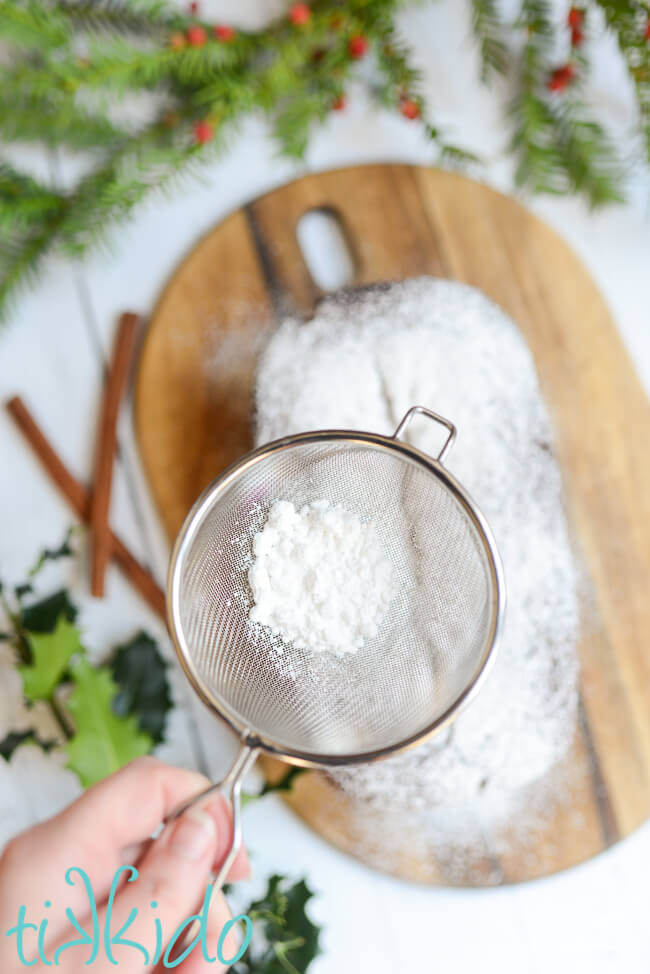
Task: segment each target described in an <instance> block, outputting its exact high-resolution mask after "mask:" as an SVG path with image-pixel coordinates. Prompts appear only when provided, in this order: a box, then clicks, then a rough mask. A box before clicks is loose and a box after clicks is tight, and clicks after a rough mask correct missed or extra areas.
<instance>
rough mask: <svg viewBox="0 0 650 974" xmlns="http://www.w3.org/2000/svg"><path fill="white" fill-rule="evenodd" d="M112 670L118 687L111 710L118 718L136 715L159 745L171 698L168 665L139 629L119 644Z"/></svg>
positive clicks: (153, 644)
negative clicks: (126, 640)
mask: <svg viewBox="0 0 650 974" xmlns="http://www.w3.org/2000/svg"><path fill="white" fill-rule="evenodd" d="M111 672H112V674H113V679H114V680H115V683H116V684H117V687H118V691H117V693H116V694H115V697H114V699H113V713H114V714H117V716H118V717H127V716H129V715H130V714H132V715H133V716H135V717H136V719H137V721H138V726H139V728H140V730H141V731H145V732H146V733H147V734H149V736H150V737H151V739H152V740H153V741H154V742H155V743H156V744H159V743H160V742H161V741H162V739H163V733H164V730H165V720H166V718H167V713H168V712H169V710H170V709H171V706H172V698H171V693H170V690H169V682H168V680H167V665H166V663H165V661H164V660H163V658H162V656H161V655H160V651H159V649H158V646H157V645H156V643H155V642H154V640H153V639H152V638H151V636H148V635H147V634H146V633H145V632H139V633H137V634H136V635H135V636H134V637H133V639H131V640H130V641H129V642H128V643H124V644H123V645H122V646H118V647H117V649H116V650H115V654H114V656H113V659H112V662H111Z"/></svg>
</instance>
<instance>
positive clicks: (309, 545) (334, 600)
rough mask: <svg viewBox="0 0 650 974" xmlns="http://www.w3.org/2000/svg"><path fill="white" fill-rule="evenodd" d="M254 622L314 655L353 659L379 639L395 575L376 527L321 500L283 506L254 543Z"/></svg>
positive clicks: (278, 506)
mask: <svg viewBox="0 0 650 974" xmlns="http://www.w3.org/2000/svg"><path fill="white" fill-rule="evenodd" d="M248 581H249V584H250V587H251V591H252V593H253V599H254V603H255V604H254V605H253V606H252V607H251V609H250V611H249V619H250V620H251V622H254V623H261V624H262V625H265V626H269V627H270V629H271V632H272V633H273V634H274V635H279V636H280V637H281V638H282V639H283V640H284V641H285V642H288V643H292V644H293V645H294V646H295V647H297V648H300V649H307V650H309V651H311V652H323V651H329V652H332V653H335V654H336V655H337V656H340V655H343V654H345V653H354V652H356V651H357V650H358V649H360V648H361V646H363V645H364V643H365V641H366V640H367V639H373V638H374V637H375V636H376V635H377V631H378V628H379V625H380V624H381V620H382V618H383V617H384V614H385V612H386V609H387V607H388V604H389V602H390V599H391V588H392V569H391V565H390V562H389V561H388V559H387V558H386V556H385V555H384V552H383V550H382V547H381V544H380V541H379V537H378V534H377V529H376V527H375V525H374V523H373V522H364V521H360V520H359V519H358V518H357V517H355V516H354V515H353V514H350V513H349V512H347V511H346V510H345V509H344V508H343V507H342V505H341V504H331V503H330V502H329V501H328V500H326V499H323V500H316V501H312V502H311V503H310V504H305V505H304V506H303V507H301V508H300V509H299V510H296V508H295V507H294V505H293V504H292V503H291V502H290V501H282V500H280V501H276V502H275V503H274V504H273V505H272V506H271V508H270V510H269V514H268V518H267V520H266V524H265V525H264V527H263V528H262V530H261V531H258V532H257V533H256V534H255V536H254V538H253V564H252V565H251V567H250V568H249V570H248Z"/></svg>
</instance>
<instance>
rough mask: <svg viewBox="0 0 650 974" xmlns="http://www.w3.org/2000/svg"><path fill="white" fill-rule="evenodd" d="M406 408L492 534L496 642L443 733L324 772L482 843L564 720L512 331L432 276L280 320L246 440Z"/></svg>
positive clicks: (544, 491) (358, 423) (565, 640)
mask: <svg viewBox="0 0 650 974" xmlns="http://www.w3.org/2000/svg"><path fill="white" fill-rule="evenodd" d="M415 403H420V404H423V405H427V406H430V407H431V408H433V409H434V410H436V411H437V412H439V413H441V414H442V415H445V416H447V417H449V418H450V419H451V420H452V421H453V422H454V423H455V424H456V426H457V428H458V438H457V441H456V444H455V446H454V448H453V450H452V452H451V454H450V455H449V457H448V459H447V461H446V464H447V466H448V467H449V469H450V470H451V471H452V473H454V474H456V475H457V477H458V479H459V480H460V481H461V483H463V485H464V486H465V487H466V488H467V489H468V491H469V492H470V494H471V495H472V496H473V498H474V499H475V500H476V502H477V503H478V504H479V506H480V507H481V508H482V509H483V510H484V512H485V514H486V515H487V517H488V519H489V521H490V523H491V526H492V528H493V531H494V534H495V537H496V539H497V543H498V546H499V549H500V552H501V555H502V558H503V562H504V568H505V576H506V585H507V591H508V607H507V612H506V619H505V627H504V633H503V638H502V641H501V644H500V649H499V655H498V657H497V660H496V663H495V666H494V668H493V670H492V672H491V674H490V676H489V678H488V680H487V681H486V684H485V686H484V688H483V689H482V691H481V693H480V694H479V695H478V697H477V698H476V700H475V701H474V702H473V703H472V704H471V706H470V707H469V708H468V709H467V710H466V711H464V712H463V713H462V714H461V715H460V717H459V718H458V719H457V720H456V722H455V723H454V724H453V726H452V727H451V728H450V729H449V730H448V731H446V732H445V733H443V734H441V735H438V736H437V737H435V738H434V739H433V740H432V741H431V742H429V743H426V744H424V745H422V746H420V747H418V748H416V749H414V750H411V751H409V752H407V753H406V754H404V755H401V756H397V757H395V758H390V759H388V760H386V761H383V762H379V763H376V764H371V765H365V766H359V767H355V768H352V769H340V770H337V771H336V772H334V773H332V777H333V778H334V779H335V781H336V783H337V784H338V785H339V786H340V787H342V788H343V789H344V791H345V792H346V793H347V794H348V795H350V796H354V798H355V799H356V800H358V802H360V803H362V804H363V805H364V806H365V807H366V809H367V811H368V812H370V811H371V809H377V810H382V809H387V811H386V813H385V814H386V815H387V816H388V821H394V816H395V814H399V815H401V814H404V815H409V816H411V817H412V818H414V819H415V818H417V819H418V823H419V825H421V823H422V818H423V817H424V819H425V820H426V818H427V815H428V816H429V819H430V822H431V833H432V835H433V833H434V832H435V831H437V830H441V834H440V840H441V841H447V842H451V843H452V844H453V843H454V842H461V841H462V843H465V844H467V843H468V842H469V843H470V844H471V835H475V837H476V843H477V844H480V841H482V839H481V837H482V835H483V834H484V832H485V830H486V829H488V830H492V831H493V832H494V830H496V829H498V828H499V827H500V826H502V825H505V824H507V823H509V822H511V821H512V817H513V815H519V816H520V817H521V816H522V815H523V816H524V817H525V807H526V802H525V801H523V799H524V797H525V795H526V791H527V786H529V785H530V784H531V783H532V782H535V781H538V780H540V779H542V778H544V776H547V775H548V774H549V773H550V772H551V770H552V768H553V767H554V766H555V765H557V764H558V762H561V760H562V758H563V757H564V755H565V754H566V752H567V750H568V749H569V747H570V746H571V743H572V739H573V733H574V728H575V720H576V711H577V678H578V664H577V655H576V640H577V634H578V624H579V604H578V594H577V591H578V581H579V578H578V571H577V568H576V565H575V562H574V558H573V555H572V551H571V546H570V541H569V536H568V529H567V524H566V519H565V515H564V510H563V502H562V489H561V480H560V472H559V468H558V465H557V462H556V460H555V457H554V454H553V448H552V433H551V425H550V421H549V417H548V414H547V411H546V408H545V404H544V402H543V399H542V396H541V393H540V391H539V387H538V382H537V375H536V372H535V367H534V364H533V361H532V357H531V355H530V353H529V351H528V348H527V346H526V344H525V342H524V340H523V338H522V337H521V335H520V333H519V331H518V329H517V327H516V326H515V325H514V324H513V322H512V321H511V320H510V319H509V318H508V317H507V316H506V315H505V314H504V313H503V312H502V311H501V310H500V309H499V308H498V307H497V306H496V305H495V304H493V303H492V302H491V301H489V300H488V299H487V298H486V297H485V296H484V295H483V294H482V293H481V292H479V291H477V290H475V289H474V288H471V287H469V286H467V285H463V284H458V283H453V282H448V281H443V280H437V279H434V278H418V279H414V280H410V281H406V282H403V283H400V284H391V285H386V286H380V287H378V288H373V289H368V290H364V291H359V292H350V293H348V294H342V295H335V296H332V297H331V298H328V299H326V300H325V301H323V302H322V303H321V305H320V306H319V308H318V310H317V312H316V314H315V317H314V318H313V319H312V320H311V321H310V322H309V323H307V324H305V323H303V322H300V321H298V320H293V319H289V320H286V321H284V323H283V324H282V325H281V326H280V327H279V328H278V329H277V331H276V332H275V333H274V335H273V336H272V338H271V340H270V342H269V343H268V345H267V347H266V349H265V350H264V351H263V353H262V355H261V358H260V362H259V366H258V376H257V388H256V409H257V429H256V434H257V441H258V442H259V443H261V442H265V441H267V440H269V439H273V438H276V437H279V436H284V435H287V434H292V433H297V432H302V431H304V430H308V429H322V428H324V427H334V428H336V427H339V428H341V427H348V428H356V429H368V430H372V431H377V432H381V433H392V432H393V431H394V429H395V427H396V426H397V423H398V422H399V420H400V419H401V417H402V416H403V414H404V412H405V411H406V409H407V408H408V407H409V406H411V405H413V404H415ZM410 430H412V433H411V431H409V439H410V440H411V442H412V443H413V444H414V445H416V446H418V447H419V448H421V449H423V450H426V451H428V452H430V453H436V452H437V451H438V450H439V448H440V445H441V438H440V431H439V430H438V429H437V428H436V427H435V426H434V424H427V422H426V421H425V420H421V421H418V423H414V424H413V426H412V427H411V428H410ZM522 802H523V807H522ZM549 803H550V797H549ZM378 814H379V815H380V816H381V815H383V814H384V813H383V812H381V811H378ZM395 841H398V840H397V839H396V840H395ZM459 848H460V847H459ZM387 854H388V853H387Z"/></svg>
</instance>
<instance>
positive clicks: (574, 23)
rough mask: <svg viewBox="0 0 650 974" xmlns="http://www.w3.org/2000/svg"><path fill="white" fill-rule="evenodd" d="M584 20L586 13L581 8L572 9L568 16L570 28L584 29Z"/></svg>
mask: <svg viewBox="0 0 650 974" xmlns="http://www.w3.org/2000/svg"><path fill="white" fill-rule="evenodd" d="M584 19H585V12H584V10H583V9H582V8H581V7H571V9H570V10H569V14H568V16H567V23H568V25H569V27H572V28H573V29H574V30H577V29H578V28H579V27H582V24H583V21H584Z"/></svg>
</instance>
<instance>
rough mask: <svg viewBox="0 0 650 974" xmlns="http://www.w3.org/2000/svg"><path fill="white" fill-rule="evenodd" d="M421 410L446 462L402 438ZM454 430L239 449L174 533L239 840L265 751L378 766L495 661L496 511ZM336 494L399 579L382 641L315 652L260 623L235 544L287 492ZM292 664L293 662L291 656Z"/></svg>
mask: <svg viewBox="0 0 650 974" xmlns="http://www.w3.org/2000/svg"><path fill="white" fill-rule="evenodd" d="M416 414H422V415H424V416H427V417H428V418H430V419H432V420H434V421H435V422H437V423H440V424H442V425H443V426H444V427H445V428H446V430H447V433H448V435H447V438H446V441H445V444H444V446H443V448H442V450H441V451H440V453H439V454H438V456H437V457H436V458H435V459H434V458H432V457H429V456H427V455H425V454H424V453H421V452H420V451H419V450H417V449H415V448H414V447H412V446H410V445H408V444H407V443H405V442H404V441H403V440H402V439H401V436H402V434H403V433H404V432H405V430H406V428H407V426H408V424H409V422H410V421H411V420H412V418H413V417H414V416H415V415H416ZM455 435H456V430H455V428H454V426H453V425H452V424H451V423H450V422H449V421H448V420H446V419H444V418H443V417H441V416H438V415H437V414H436V413H433V412H431V411H430V410H428V409H425V408H424V407H423V406H414V407H413V408H412V409H410V410H409V411H408V412H407V413H406V415H405V416H404V419H403V420H402V422H401V423H400V424H399V426H398V428H397V430H396V431H395V433H394V435H393V436H392V437H386V436H379V435H376V434H372V433H361V432H356V431H351V430H324V431H319V432H312V433H303V434H300V435H298V436H291V437H287V438H285V439H281V440H276V441H275V442H273V443H269V444H267V445H266V446H263V447H260V448H259V449H257V450H254V451H253V452H251V453H249V454H247V455H246V456H244V457H242V458H241V459H240V460H238V461H237V462H236V463H234V464H233V465H232V466H230V467H229V468H228V469H227V470H226V471H224V473H222V474H221V476H220V477H218V478H217V479H216V480H215V481H214V482H213V483H212V484H210V486H209V487H207V489H206V490H205V491H204V492H203V494H202V495H201V496H200V497H199V499H198V500H197V501H196V503H195V504H194V506H193V508H192V509H191V511H190V512H189V514H188V516H187V518H186V520H185V523H184V525H183V527H182V529H181V532H180V534H179V536H178V538H177V540H176V543H175V545H174V549H173V552H172V557H171V564H170V569H169V579H168V590H167V602H168V619H169V628H170V632H171V635H172V638H173V640H174V643H175V646H176V650H177V652H178V656H179V658H180V661H181V664H182V666H183V669H184V670H185V673H186V675H187V677H188V679H189V681H190V683H191V684H192V686H193V687H194V689H195V690H196V691H197V693H198V694H199V696H200V697H201V698H202V700H203V701H204V702H205V703H206V704H207V705H208V706H209V707H210V708H211V709H212V710H213V711H214V712H215V713H216V714H217V715H218V716H219V717H221V718H222V719H223V720H224V721H225V722H226V723H227V724H228V725H229V726H230V727H231V728H232V730H233V731H235V732H236V733H237V735H238V736H239V738H240V741H241V750H240V752H239V755H238V757H237V759H236V761H235V763H234V765H233V767H232V768H231V769H230V771H229V772H228V774H227V775H226V777H225V778H224V779H223V781H221V782H219V783H218V784H215V785H213V786H212V787H211V788H210V789H208V790H207V791H204V792H202V793H201V794H200V795H197V796H195V797H194V798H193V799H191V800H190V801H189V802H186V803H185V804H184V805H183V806H182V807H181V808H178V809H176V811H175V812H174V815H173V816H172V818H175V817H177V816H178V815H179V814H181V812H182V811H184V810H185V809H186V808H188V807H189V806H190V805H192V804H194V803H195V802H197V801H200V800H201V799H203V798H204V797H205V796H206V795H208V794H209V793H211V792H212V791H214V790H215V789H223V790H224V792H225V794H226V795H227V796H228V797H229V799H230V801H231V803H232V807H233V836H232V846H231V850H230V853H229V855H228V856H227V858H226V861H225V862H224V864H223V867H222V868H221V870H220V872H219V875H218V876H217V877H216V879H215V884H216V885H217V886H221V885H222V884H223V881H224V879H225V876H226V875H227V872H228V870H229V868H230V866H231V864H232V861H233V859H234V856H235V854H236V851H237V848H238V846H239V844H240V842H241V819H240V789H241V782H242V778H243V776H244V774H245V773H246V771H247V769H248V768H249V767H250V766H251V765H252V763H253V762H254V760H255V758H256V757H257V755H258V754H259V752H260V751H263V752H265V753H267V754H271V755H275V756H277V757H279V758H282V759H283V760H285V761H288V762H289V763H291V764H294V765H302V766H306V767H328V766H329V767H331V766H334V765H341V764H353V763H357V762H363V761H374V760H377V759H379V758H383V757H387V756H389V755H391V754H395V753H396V752H398V751H401V750H404V749H406V748H409V747H412V746H413V745H415V744H418V743H420V742H421V741H423V740H425V739H426V738H428V737H430V736H431V735H432V734H434V733H435V732H436V731H438V730H440V729H441V728H443V727H445V726H446V725H447V724H449V722H450V721H451V720H452V719H453V718H454V717H455V716H456V715H457V714H458V712H459V711H460V709H461V707H463V706H464V705H465V704H466V703H467V702H468V701H469V700H470V699H471V698H472V697H473V696H474V694H475V693H476V691H477V689H478V687H479V685H480V683H481V681H482V679H483V677H484V676H485V673H486V670H487V666H488V663H489V662H490V660H491V658H492V657H493V653H494V648H495V645H496V639H497V634H498V632H499V628H500V623H501V619H502V616H503V610H504V600H505V593H504V582H503V570H502V567H501V562H500V559H499V555H498V553H497V550H496V547H495V544H494V539H493V537H492V533H491V531H490V528H489V526H488V525H487V523H486V521H485V518H484V517H483V515H482V514H481V513H480V511H479V510H478V509H477V508H476V506H475V504H474V503H473V502H472V501H471V500H470V498H469V497H468V495H467V493H466V492H465V491H464V490H463V488H462V487H461V486H460V484H458V483H457V481H456V480H455V479H454V478H453V476H451V474H450V473H449V472H448V471H447V470H446V469H445V467H444V466H443V463H442V461H443V459H444V457H445V456H446V454H447V452H448V451H449V449H450V448H451V446H452V444H453V441H454V438H455ZM323 497H326V498H327V499H328V500H329V501H331V502H332V503H333V504H341V505H343V507H344V508H345V509H346V510H347V511H349V512H350V513H353V514H354V515H355V516H356V517H358V518H360V519H362V520H365V519H367V520H372V521H373V522H374V523H375V525H376V527H377V530H378V532H379V536H380V538H381V542H382V545H383V547H384V549H385V552H386V555H387V557H388V558H389V560H390V561H391V563H392V566H393V570H394V573H395V576H396V578H397V582H398V584H397V594H396V595H395V597H394V598H393V599H392V601H391V603H390V605H389V607H388V610H387V615H386V617H385V618H384V620H383V622H382V624H381V626H380V629H379V632H378V634H377V636H376V637H375V638H373V639H371V640H369V641H368V642H367V643H366V644H365V645H364V646H363V647H362V648H361V649H359V650H358V651H357V652H356V653H354V654H346V655H345V656H343V657H339V656H335V655H332V654H329V653H316V654H312V655H309V654H307V653H306V652H305V650H304V649H299V648H296V647H292V646H291V645H287V646H285V647H284V652H283V655H282V657H281V658H279V657H278V654H277V651H276V648H274V643H273V638H272V636H271V634H270V633H267V632H266V631H265V629H264V628H263V627H259V626H253V625H252V624H251V623H250V622H249V619H248V605H247V600H246V598H245V597H244V598H235V597H233V594H234V591H235V589H236V587H237V585H239V586H240V587H242V589H243V588H245V585H246V581H245V572H242V569H241V564H240V562H239V561H238V557H240V554H241V552H240V549H239V548H238V544H236V543H233V542H234V541H236V539H240V538H241V536H242V526H245V525H246V524H247V522H250V521H251V518H252V517H253V512H256V514H255V516H256V517H257V521H256V522H255V523H256V524H259V512H262V514H264V512H265V511H268V509H269V507H270V506H271V504H272V503H273V502H274V501H276V500H288V501H291V502H292V503H293V504H294V505H295V506H296V507H299V506H302V505H303V504H307V503H309V502H310V501H313V500H315V499H318V498H323ZM280 661H281V665H280Z"/></svg>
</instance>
